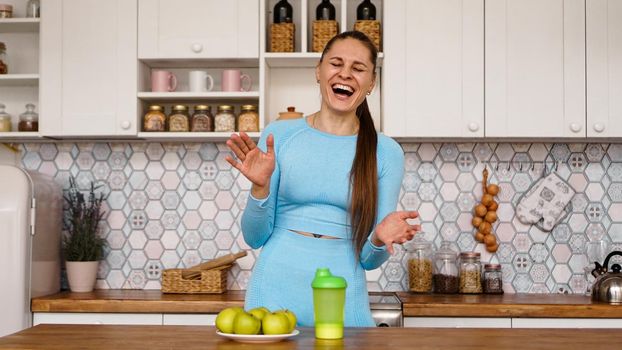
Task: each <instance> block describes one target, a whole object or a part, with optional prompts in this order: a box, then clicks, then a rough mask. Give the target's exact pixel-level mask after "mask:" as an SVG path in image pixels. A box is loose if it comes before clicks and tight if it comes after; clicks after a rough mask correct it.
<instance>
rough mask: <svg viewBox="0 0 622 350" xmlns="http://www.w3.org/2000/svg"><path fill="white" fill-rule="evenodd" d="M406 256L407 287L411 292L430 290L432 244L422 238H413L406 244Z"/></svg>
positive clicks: (427, 291) (426, 291)
mask: <svg viewBox="0 0 622 350" xmlns="http://www.w3.org/2000/svg"><path fill="white" fill-rule="evenodd" d="M405 247H406V254H407V257H408V287H409V290H410V291H411V292H415V293H429V292H431V291H432V255H433V252H432V244H431V243H430V242H428V241H426V240H424V239H418V240H413V241H411V242H410V243H409V244H407V245H406V246H405Z"/></svg>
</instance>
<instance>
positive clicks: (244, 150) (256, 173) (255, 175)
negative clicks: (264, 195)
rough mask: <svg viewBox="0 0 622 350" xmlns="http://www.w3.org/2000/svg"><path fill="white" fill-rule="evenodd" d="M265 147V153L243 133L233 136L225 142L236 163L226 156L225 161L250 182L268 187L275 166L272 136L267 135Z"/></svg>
mask: <svg viewBox="0 0 622 350" xmlns="http://www.w3.org/2000/svg"><path fill="white" fill-rule="evenodd" d="M266 146H267V152H263V151H261V150H260V149H259V147H257V145H256V144H255V142H253V140H251V138H250V137H249V136H248V135H247V134H246V133H245V132H240V135H237V134H233V135H231V137H230V138H229V139H228V140H227V147H229V149H230V150H231V151H233V153H234V154H235V156H236V157H237V158H238V161H236V160H235V159H233V158H232V157H231V156H226V157H225V159H226V160H227V162H229V164H231V166H233V167H234V168H236V169H238V170H239V171H240V172H241V173H242V174H243V175H244V176H246V178H247V179H248V180H249V181H250V182H252V183H253V184H255V185H257V186H259V187H266V186H269V185H270V177H271V176H272V173H273V172H274V164H275V156H274V136H273V135H272V134H270V135H268V138H267V139H266Z"/></svg>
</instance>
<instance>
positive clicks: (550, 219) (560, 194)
mask: <svg viewBox="0 0 622 350" xmlns="http://www.w3.org/2000/svg"><path fill="white" fill-rule="evenodd" d="M574 194H575V191H574V189H573V188H572V187H571V186H570V185H569V184H568V183H567V182H566V181H564V180H563V179H562V178H561V177H559V175H557V174H556V173H554V172H553V173H550V174H548V175H547V176H545V177H544V178H542V179H540V180H539V181H538V182H537V183H536V184H535V185H534V186H532V188H531V189H530V190H529V191H528V192H527V193H526V194H525V196H524V197H523V198H522V199H521V200H520V201H519V203H518V205H517V206H516V216H517V217H518V220H519V221H520V222H522V223H524V224H535V223H537V222H538V221H540V219H542V225H541V226H542V228H543V229H544V230H545V231H551V230H552V229H553V227H555V225H556V224H557V223H558V222H559V221H560V220H561V219H562V218H563V217H564V215H562V213H563V212H564V208H565V207H566V205H567V204H568V203H569V202H570V200H571V199H572V196H574Z"/></svg>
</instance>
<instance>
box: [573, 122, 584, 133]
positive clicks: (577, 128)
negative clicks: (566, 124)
mask: <svg viewBox="0 0 622 350" xmlns="http://www.w3.org/2000/svg"><path fill="white" fill-rule="evenodd" d="M581 129H582V126H581V124H579V123H570V131H572V132H579V131H581Z"/></svg>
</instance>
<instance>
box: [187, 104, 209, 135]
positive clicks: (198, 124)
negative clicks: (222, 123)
mask: <svg viewBox="0 0 622 350" xmlns="http://www.w3.org/2000/svg"><path fill="white" fill-rule="evenodd" d="M190 131H196V132H201V131H214V116H212V112H211V108H210V106H209V105H198V106H195V107H194V114H192V118H190Z"/></svg>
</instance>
